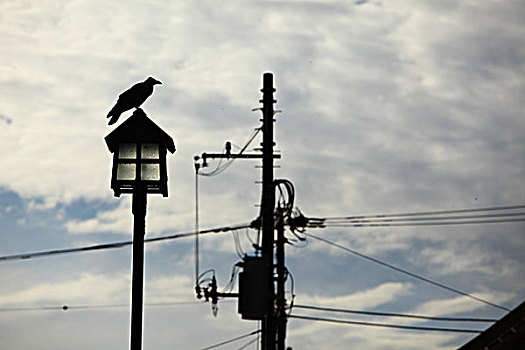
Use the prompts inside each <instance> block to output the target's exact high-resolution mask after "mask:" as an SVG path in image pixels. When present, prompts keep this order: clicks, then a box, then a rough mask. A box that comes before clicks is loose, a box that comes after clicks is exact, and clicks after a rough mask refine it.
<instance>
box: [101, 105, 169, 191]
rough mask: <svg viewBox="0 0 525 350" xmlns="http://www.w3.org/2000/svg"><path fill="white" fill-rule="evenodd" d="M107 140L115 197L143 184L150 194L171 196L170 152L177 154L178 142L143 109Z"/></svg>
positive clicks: (136, 112)
mask: <svg viewBox="0 0 525 350" xmlns="http://www.w3.org/2000/svg"><path fill="white" fill-rule="evenodd" d="M105 140H106V144H107V146H108V148H109V150H110V152H111V153H113V168H112V172H111V189H113V192H114V195H115V197H120V194H121V193H134V191H135V190H136V189H137V188H139V187H143V188H144V190H145V191H146V193H160V194H162V195H163V196H164V197H167V196H168V175H167V170H166V153H167V151H170V152H171V153H174V152H175V144H174V142H173V139H172V138H171V137H170V136H169V135H168V134H167V133H165V132H164V131H163V130H162V129H161V128H160V127H159V126H157V124H155V123H154V122H153V121H152V120H151V119H149V118H148V117H147V116H146V114H145V113H144V112H143V111H142V110H141V109H137V110H136V111H135V113H133V115H132V116H131V117H130V118H129V119H128V120H126V121H125V122H124V123H122V124H121V125H120V126H119V127H118V128H116V129H115V130H113V132H111V133H110V134H109V135H108V136H106V138H105Z"/></svg>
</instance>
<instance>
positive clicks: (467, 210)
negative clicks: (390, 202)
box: [324, 205, 525, 220]
mask: <svg viewBox="0 0 525 350" xmlns="http://www.w3.org/2000/svg"><path fill="white" fill-rule="evenodd" d="M516 209H525V205H512V206H501V207H486V208H472V209H454V210H437V211H426V212H412V213H397V214H372V215H353V216H333V217H327V218H324V220H339V219H344V220H356V219H371V218H385V217H401V216H423V215H425V216H426V215H443V214H461V213H474V212H484V211H500V210H516Z"/></svg>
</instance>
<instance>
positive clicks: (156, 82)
mask: <svg viewBox="0 0 525 350" xmlns="http://www.w3.org/2000/svg"><path fill="white" fill-rule="evenodd" d="M157 84H160V85H162V82H161V81H158V80H155V82H154V83H153V85H157Z"/></svg>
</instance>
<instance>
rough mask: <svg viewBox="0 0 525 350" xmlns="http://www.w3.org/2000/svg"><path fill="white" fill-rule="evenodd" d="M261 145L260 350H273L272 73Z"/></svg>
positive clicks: (268, 75)
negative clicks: (264, 275)
mask: <svg viewBox="0 0 525 350" xmlns="http://www.w3.org/2000/svg"><path fill="white" fill-rule="evenodd" d="M261 91H262V93H263V99H262V100H260V101H259V102H262V104H263V107H262V112H263V119H262V122H263V126H262V128H263V130H262V131H263V142H262V152H263V156H262V157H263V159H262V166H263V169H262V199H261V222H262V257H263V260H264V262H265V265H266V271H267V274H268V276H267V281H268V286H267V290H266V293H267V294H266V295H267V299H266V316H265V317H264V318H263V320H262V337H261V339H262V340H261V343H262V344H261V345H262V349H263V350H275V343H276V336H275V334H276V322H275V307H274V302H275V287H274V277H273V275H274V269H273V244H274V241H275V235H274V226H275V223H274V209H275V187H274V183H273V146H274V145H275V143H274V141H273V122H274V118H273V117H274V109H273V104H274V103H275V102H277V101H275V100H274V99H273V93H274V92H275V88H274V87H273V75H272V73H265V74H264V75H263V88H262V90H261Z"/></svg>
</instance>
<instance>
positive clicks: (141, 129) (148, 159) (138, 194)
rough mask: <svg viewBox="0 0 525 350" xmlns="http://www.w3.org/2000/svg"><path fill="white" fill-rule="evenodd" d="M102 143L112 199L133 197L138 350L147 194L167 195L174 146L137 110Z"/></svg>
mask: <svg viewBox="0 0 525 350" xmlns="http://www.w3.org/2000/svg"><path fill="white" fill-rule="evenodd" d="M105 140H106V144H107V146H108V148H109V150H110V152H111V153H113V166H112V171H111V189H112V190H113V192H114V195H115V197H120V195H121V194H122V193H132V194H133V203H132V213H133V258H132V276H131V330H130V349H131V350H141V349H142V309H143V291H144V235H145V234H146V206H147V194H148V193H159V194H162V195H163V196H164V197H167V196H168V172H167V169H166V153H167V151H169V152H171V153H174V152H175V143H174V142H173V139H172V138H171V137H170V136H169V135H168V134H167V133H166V132H164V130H162V129H161V128H160V127H159V126H158V125H157V124H155V123H154V122H153V121H152V120H151V119H149V118H148V117H147V116H146V113H144V111H142V109H140V108H138V109H137V110H135V112H134V113H133V114H132V115H131V117H129V118H128V119H127V120H126V121H124V122H123V123H122V124H121V125H119V126H118V127H117V128H116V129H115V130H113V131H112V132H111V133H110V134H109V135H107V136H106V138H105Z"/></svg>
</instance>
